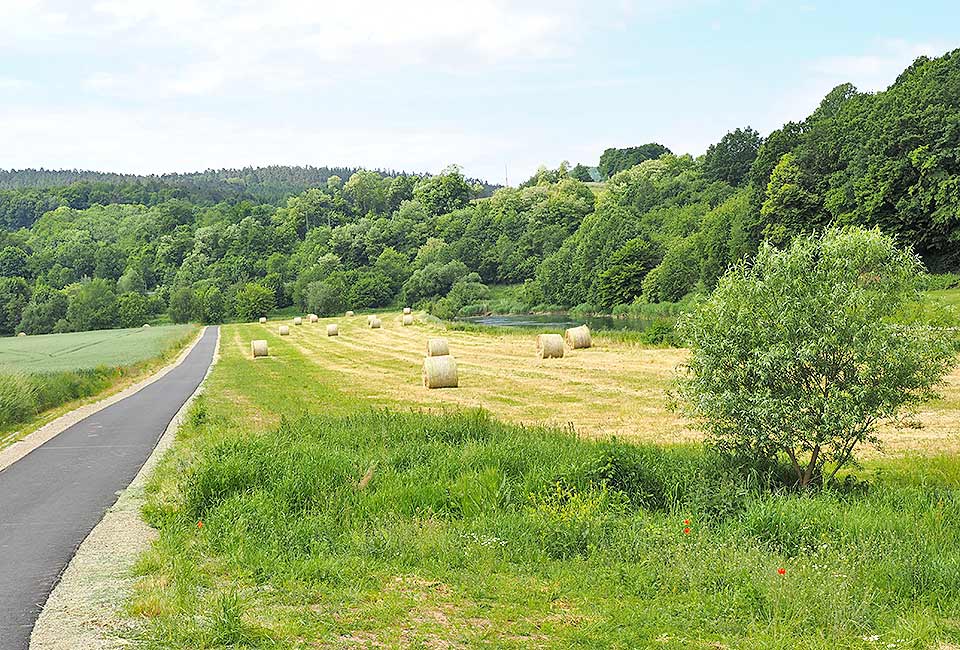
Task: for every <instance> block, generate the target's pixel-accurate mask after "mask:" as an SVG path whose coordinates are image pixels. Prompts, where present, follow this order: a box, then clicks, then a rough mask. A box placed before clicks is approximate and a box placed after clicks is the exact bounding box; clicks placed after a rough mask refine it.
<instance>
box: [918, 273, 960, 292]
mask: <svg viewBox="0 0 960 650" xmlns="http://www.w3.org/2000/svg"><path fill="white" fill-rule="evenodd" d="M958 285H960V275H957V274H956V273H937V274H934V273H929V274H927V275H925V276H924V277H923V288H924V289H926V290H927V291H943V290H945V289H955V288H956V287H957V286H958Z"/></svg>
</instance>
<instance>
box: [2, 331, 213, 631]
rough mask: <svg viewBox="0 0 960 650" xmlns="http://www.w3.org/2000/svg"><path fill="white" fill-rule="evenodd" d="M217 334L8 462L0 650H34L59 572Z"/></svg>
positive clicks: (140, 460)
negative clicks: (33, 641) (177, 361)
mask: <svg viewBox="0 0 960 650" xmlns="http://www.w3.org/2000/svg"><path fill="white" fill-rule="evenodd" d="M216 343H217V328H216V327H208V328H207V329H206V331H205V332H204V333H203V335H202V336H201V338H200V340H199V341H198V342H197V344H196V345H195V346H194V348H193V350H191V351H190V353H189V354H188V355H187V356H186V358H185V359H184V360H183V362H182V363H181V364H180V365H179V366H177V367H176V368H174V369H173V370H171V371H170V372H168V373H167V374H166V375H164V376H163V377H161V378H160V379H158V380H157V381H155V382H153V383H152V384H150V385H148V386H145V387H144V388H142V389H141V390H139V391H137V392H136V393H134V394H133V395H130V396H129V397H126V398H124V399H122V400H120V401H119V402H116V403H114V404H111V405H110V406H108V407H106V408H104V409H103V410H101V411H98V412H97V413H94V414H92V415H90V416H88V417H87V418H85V419H83V420H81V421H80V422H78V423H76V424H74V425H73V426H71V427H69V428H68V429H66V430H64V431H63V432H62V433H60V434H59V435H58V436H56V437H54V438H53V439H51V440H49V441H47V442H46V443H45V444H43V445H41V446H40V447H37V448H36V449H34V450H33V451H31V452H30V453H29V454H27V455H26V456H24V457H23V458H21V459H20V460H18V461H16V462H15V463H13V464H12V465H10V466H9V467H7V468H6V469H4V470H2V471H0V650H27V648H28V647H29V644H30V632H31V630H32V629H33V625H34V623H35V622H36V620H37V616H38V615H39V614H40V609H41V608H42V606H43V603H44V602H45V601H46V599H47V597H48V596H49V595H50V592H51V591H52V590H53V588H54V586H56V583H57V581H58V580H59V578H60V574H61V573H62V572H63V570H64V569H65V568H66V566H67V564H68V563H69V562H70V559H71V558H72V557H73V554H74V553H75V552H76V550H77V547H78V546H80V543H81V542H82V541H83V540H84V539H85V538H86V536H87V534H88V533H89V532H90V531H91V530H93V527H94V526H96V525H97V522H99V521H100V519H102V518H103V515H104V513H105V512H106V510H107V508H109V507H110V506H112V505H113V504H114V503H115V502H116V500H117V495H118V493H119V492H120V491H121V490H123V489H124V488H126V487H127V486H128V485H129V484H130V482H131V481H133V479H134V477H135V476H136V475H137V472H138V471H139V470H140V467H141V466H142V465H143V464H144V463H145V462H146V460H147V458H148V457H149V456H150V452H151V451H152V450H153V448H154V447H155V446H156V444H157V441H158V440H159V439H160V436H161V435H162V434H163V432H164V430H165V429H166V428H167V425H169V424H170V421H171V420H173V417H174V416H175V415H176V414H177V411H179V410H180V407H181V406H182V405H183V403H184V402H186V401H187V399H188V398H189V397H190V396H191V395H192V394H193V393H194V391H195V390H196V389H197V387H198V386H199V385H200V382H201V381H202V380H203V377H204V375H205V374H206V372H207V369H208V368H209V367H210V364H211V362H212V361H213V355H214V350H215V348H216Z"/></svg>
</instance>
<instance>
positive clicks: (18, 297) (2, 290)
mask: <svg viewBox="0 0 960 650" xmlns="http://www.w3.org/2000/svg"><path fill="white" fill-rule="evenodd" d="M29 300H30V285H28V284H27V281H26V280H24V279H23V278H0V336H9V335H10V334H15V333H16V327H17V325H18V324H19V323H20V314H21V313H22V312H23V310H24V308H25V307H26V306H27V304H28V301H29Z"/></svg>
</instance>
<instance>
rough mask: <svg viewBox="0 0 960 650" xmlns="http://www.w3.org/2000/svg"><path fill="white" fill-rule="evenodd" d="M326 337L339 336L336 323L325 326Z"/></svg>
mask: <svg viewBox="0 0 960 650" xmlns="http://www.w3.org/2000/svg"><path fill="white" fill-rule="evenodd" d="M327 336H340V328H339V327H338V326H337V324H336V323H330V324H329V325H327Z"/></svg>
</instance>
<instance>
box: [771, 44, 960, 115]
mask: <svg viewBox="0 0 960 650" xmlns="http://www.w3.org/2000/svg"><path fill="white" fill-rule="evenodd" d="M949 49H950V47H949V46H948V45H947V44H945V43H936V42H929V43H910V42H907V41H905V40H902V39H883V40H879V41H877V46H876V49H875V50H874V51H872V52H864V53H860V54H852V55H850V54H847V55H834V56H825V57H821V58H818V59H815V60H814V61H812V62H810V64H809V65H807V66H806V69H800V70H799V71H798V73H797V74H796V75H795V77H796V83H795V84H794V85H793V87H792V88H791V89H790V90H789V91H788V92H786V93H785V94H784V95H782V96H781V97H779V98H778V99H776V100H775V101H774V102H773V103H772V104H771V105H770V106H769V108H768V110H767V112H766V114H765V115H764V116H763V119H762V120H760V121H759V123H758V128H760V130H761V131H762V132H769V131H770V130H772V129H777V128H779V127H780V126H782V125H783V124H784V123H785V122H788V121H791V120H793V121H799V120H803V119H805V118H806V117H807V116H808V115H810V114H811V113H812V112H813V111H814V110H815V109H816V108H817V106H819V105H820V102H821V101H822V100H823V98H824V96H825V95H826V94H827V93H828V92H830V91H831V90H833V89H834V88H836V87H837V86H839V85H840V84H843V83H848V82H849V83H852V84H853V85H854V86H856V87H857V89H858V90H859V91H860V92H877V91H881V90H884V89H885V88H887V87H888V86H890V85H891V84H892V83H893V82H894V81H896V78H897V76H898V75H899V74H900V73H901V72H903V70H904V69H905V68H907V67H908V66H909V65H910V64H911V63H913V61H914V60H916V59H917V57H920V56H930V57H935V56H940V55H942V54H943V53H944V52H946V51H947V50H949Z"/></svg>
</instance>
